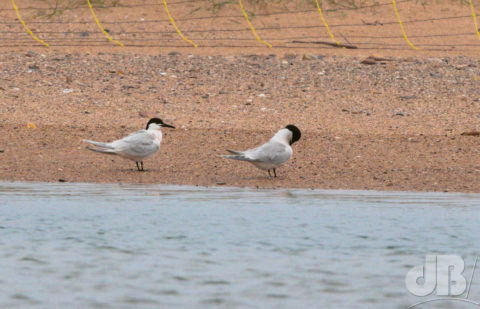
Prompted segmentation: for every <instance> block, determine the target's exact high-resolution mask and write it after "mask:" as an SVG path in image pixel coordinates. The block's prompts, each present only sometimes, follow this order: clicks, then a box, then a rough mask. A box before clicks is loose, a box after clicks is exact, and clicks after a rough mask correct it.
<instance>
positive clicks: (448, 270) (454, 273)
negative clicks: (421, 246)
mask: <svg viewBox="0 0 480 309" xmlns="http://www.w3.org/2000/svg"><path fill="white" fill-rule="evenodd" d="M477 260H478V257H476V258H475V264H474V266H473V270H472V274H471V277H470V280H467V278H466V277H465V276H464V270H465V261H464V260H463V259H462V257H460V256H458V255H427V256H426V257H425V263H424V264H423V265H418V266H415V267H413V268H412V269H410V270H409V271H408V273H407V275H406V276H405V286H406V287H407V290H408V291H409V292H410V293H412V294H413V295H415V296H418V297H426V296H435V297H434V298H430V299H428V300H424V301H421V302H418V303H416V304H413V305H411V306H410V307H408V308H414V307H419V306H420V305H421V304H424V303H428V302H433V301H446V300H449V301H462V302H467V303H471V304H472V305H476V306H480V303H478V302H475V301H472V300H469V299H468V295H469V292H470V286H471V284H472V281H473V275H474V273H475V268H476V266H477ZM463 294H465V296H464V297H460V295H463Z"/></svg>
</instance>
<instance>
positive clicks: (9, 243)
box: [0, 183, 480, 308]
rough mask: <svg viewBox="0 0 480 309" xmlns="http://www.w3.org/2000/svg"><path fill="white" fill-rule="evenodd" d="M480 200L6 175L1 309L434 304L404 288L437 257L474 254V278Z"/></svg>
mask: <svg viewBox="0 0 480 309" xmlns="http://www.w3.org/2000/svg"><path fill="white" fill-rule="evenodd" d="M479 206H480V195H475V194H437V193H435V194H433V193H385V192H365V191H320V190H289V189H281V190H254V189H239V188H198V187H178V186H151V185H98V184H94V185H93V184H41V183H0V210H1V212H0V236H1V237H0V273H1V276H0V295H2V297H0V308H4V307H6V308H10V307H12V308H159V307H162V308H172V307H181V308H207V307H208V308H210V307H218V308H235V307H237V308H407V307H408V306H409V305H412V304H414V303H416V302H419V301H422V300H426V299H429V297H416V296H414V295H412V294H410V293H409V292H408V290H407V289H406V287H405V275H406V273H407V272H408V270H410V269H411V268H412V267H413V266H416V265H421V264H423V263H424V262H425V255H426V254H440V255H442V254H455V255H460V256H462V257H463V258H464V259H465V264H466V270H465V272H464V275H465V277H467V278H470V275H471V273H472V270H473V264H474V260H475V256H476V255H478V254H479V252H480V250H479V247H478V246H479V244H480V242H479V240H480V233H479V221H480V220H479V219H480V215H479ZM476 276H477V278H478V280H477V281H478V284H476V282H475V278H474V279H473V284H472V285H471V289H470V295H469V299H472V300H475V301H480V274H476ZM434 296H435V295H432V297H434ZM432 297H430V298H432ZM469 306H470V307H472V305H471V304H468V303H462V302H455V301H441V302H434V303H430V304H424V305H422V306H418V307H417V308H470V307H469Z"/></svg>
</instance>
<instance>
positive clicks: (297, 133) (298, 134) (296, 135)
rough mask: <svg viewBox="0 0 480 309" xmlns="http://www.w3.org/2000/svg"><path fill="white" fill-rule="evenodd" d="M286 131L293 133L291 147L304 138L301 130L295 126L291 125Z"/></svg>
mask: <svg viewBox="0 0 480 309" xmlns="http://www.w3.org/2000/svg"><path fill="white" fill-rule="evenodd" d="M285 129H287V130H289V131H290V132H292V138H291V139H290V145H292V144H293V143H295V142H296V141H298V140H299V139H300V137H301V136H302V133H301V132H300V130H299V129H298V128H297V127H296V126H294V125H293V124H289V125H288V126H286V127H285Z"/></svg>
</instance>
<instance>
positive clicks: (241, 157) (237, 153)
mask: <svg viewBox="0 0 480 309" xmlns="http://www.w3.org/2000/svg"><path fill="white" fill-rule="evenodd" d="M227 151H228V152H230V153H232V154H231V155H220V157H222V158H225V159H232V160H239V161H253V160H252V159H250V158H247V157H246V156H245V154H244V153H243V152H241V151H235V150H229V149H227Z"/></svg>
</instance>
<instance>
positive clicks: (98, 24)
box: [87, 0, 123, 46]
mask: <svg viewBox="0 0 480 309" xmlns="http://www.w3.org/2000/svg"><path fill="white" fill-rule="evenodd" d="M87 3H88V7H89V8H90V12H92V15H93V18H95V22H96V23H97V26H98V28H100V30H102V32H103V34H105V36H106V37H107V39H108V40H110V41H112V42H115V43H117V44H118V45H120V46H123V43H121V42H119V41H117V40H114V39H113V38H112V37H111V36H110V35H109V34H108V33H107V31H105V29H103V27H102V25H101V24H100V21H99V20H98V18H97V15H95V11H94V10H93V7H92V4H91V3H90V0H87Z"/></svg>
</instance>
